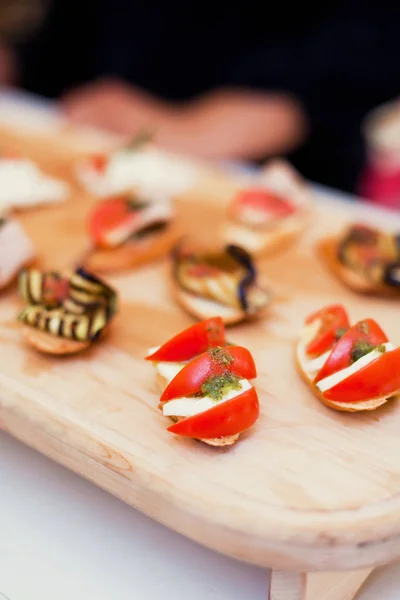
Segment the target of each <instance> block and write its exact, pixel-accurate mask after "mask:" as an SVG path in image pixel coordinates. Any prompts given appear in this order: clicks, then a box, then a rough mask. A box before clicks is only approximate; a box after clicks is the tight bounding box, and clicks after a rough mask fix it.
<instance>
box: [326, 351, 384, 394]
mask: <svg viewBox="0 0 400 600" xmlns="http://www.w3.org/2000/svg"><path fill="white" fill-rule="evenodd" d="M382 346H384V347H385V352H389V351H390V350H393V349H394V347H393V344H391V343H390V342H387V343H386V344H382ZM380 356H382V352H380V351H379V350H372V351H371V352H368V354H365V355H364V356H362V357H361V358H359V359H358V360H356V362H354V363H353V364H352V365H350V366H349V367H346V368H345V369H341V370H340V371H337V373H333V374H332V375H329V376H328V377H325V378H324V379H321V381H318V383H317V387H318V389H319V390H320V391H321V392H326V390H329V389H331V388H333V387H334V386H335V385H337V384H338V383H340V382H341V381H343V380H344V379H347V377H350V375H354V373H357V371H359V370H360V369H362V368H363V367H365V366H366V365H368V364H369V363H371V362H372V361H374V360H375V359H376V358H379V357H380Z"/></svg>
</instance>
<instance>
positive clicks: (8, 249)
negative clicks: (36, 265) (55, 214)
mask: <svg viewBox="0 0 400 600" xmlns="http://www.w3.org/2000/svg"><path fill="white" fill-rule="evenodd" d="M35 254H36V253H35V249H34V247H33V244H32V242H31V240H30V239H29V237H28V236H27V235H26V233H25V231H24V230H23V229H22V227H21V225H20V224H19V223H18V221H16V220H15V219H12V218H7V217H0V289H2V288H4V287H6V286H7V285H8V284H9V283H11V281H12V280H13V279H14V278H15V277H16V276H17V274H18V272H19V271H20V269H22V268H23V267H25V266H27V265H28V264H30V263H31V262H32V261H33V260H34V258H35Z"/></svg>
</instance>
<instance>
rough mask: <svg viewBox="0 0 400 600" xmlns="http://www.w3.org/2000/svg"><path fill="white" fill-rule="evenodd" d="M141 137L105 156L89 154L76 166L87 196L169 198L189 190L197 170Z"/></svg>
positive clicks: (191, 163)
mask: <svg viewBox="0 0 400 600" xmlns="http://www.w3.org/2000/svg"><path fill="white" fill-rule="evenodd" d="M147 141H148V140H147V139H146V138H145V137H140V139H139V138H135V139H134V140H133V141H132V143H131V144H129V145H127V146H125V147H123V148H120V149H118V150H114V151H113V152H110V153H109V154H93V155H89V156H88V157H86V158H85V159H83V160H81V161H80V162H79V164H78V165H77V170H76V174H77V178H78V180H79V182H80V183H81V184H82V185H83V187H84V188H85V189H86V190H87V191H89V192H90V193H91V194H94V195H95V196H100V197H103V198H104V197H105V198H106V197H108V196H114V195H118V194H121V193H125V192H128V191H130V190H132V189H134V190H139V191H143V192H150V193H153V192H155V193H163V194H168V195H170V196H173V195H176V194H180V193H182V192H184V191H185V190H186V189H188V188H190V187H193V186H194V185H195V183H196V181H197V179H198V178H199V176H200V170H201V169H200V167H199V166H198V165H197V164H196V163H195V162H194V161H191V160H189V159H185V158H183V157H180V156H176V155H174V154H170V153H167V152H165V151H161V150H158V149H156V148H154V147H152V146H150V145H149V144H148V143H147Z"/></svg>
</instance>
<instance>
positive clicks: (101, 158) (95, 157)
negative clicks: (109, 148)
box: [88, 154, 108, 173]
mask: <svg viewBox="0 0 400 600" xmlns="http://www.w3.org/2000/svg"><path fill="white" fill-rule="evenodd" d="M88 162H89V164H90V166H91V167H92V169H94V170H95V171H97V173H104V171H105V169H106V166H107V164H108V156H106V155H105V154H92V156H89V158H88Z"/></svg>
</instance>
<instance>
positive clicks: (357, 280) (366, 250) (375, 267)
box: [318, 224, 400, 295]
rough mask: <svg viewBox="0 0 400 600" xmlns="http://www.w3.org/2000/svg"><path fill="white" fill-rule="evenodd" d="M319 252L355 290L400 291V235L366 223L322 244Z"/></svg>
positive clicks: (374, 291) (386, 293)
mask: <svg viewBox="0 0 400 600" xmlns="http://www.w3.org/2000/svg"><path fill="white" fill-rule="evenodd" d="M318 252H319V254H320V256H321V257H322V259H323V260H324V261H325V262H326V264H327V266H328V267H329V268H330V269H331V270H332V271H333V273H334V274H335V275H337V277H339V278H340V279H341V281H343V283H345V284H346V285H347V286H348V287H349V288H351V289H353V290H354V291H357V292H361V293H368V294H382V295H396V294H400V236H399V235H396V234H391V233H387V232H385V231H381V230H379V229H376V228H375V227H371V226H369V225H364V224H354V225H351V226H349V227H348V228H347V229H346V231H345V232H344V233H343V235H342V236H340V237H338V238H328V239H325V240H322V241H321V242H319V244H318Z"/></svg>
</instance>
